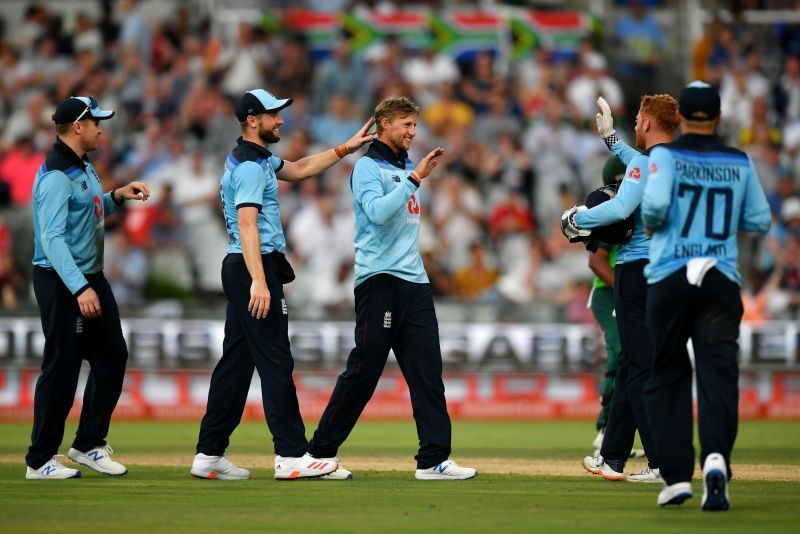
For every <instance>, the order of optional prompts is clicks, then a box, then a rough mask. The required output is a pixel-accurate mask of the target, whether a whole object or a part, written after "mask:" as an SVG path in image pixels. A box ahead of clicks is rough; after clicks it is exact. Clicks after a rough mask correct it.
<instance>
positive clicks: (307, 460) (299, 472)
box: [275, 453, 339, 480]
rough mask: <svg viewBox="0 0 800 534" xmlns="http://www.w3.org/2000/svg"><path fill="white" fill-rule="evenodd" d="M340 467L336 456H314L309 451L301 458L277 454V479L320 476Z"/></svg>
mask: <svg viewBox="0 0 800 534" xmlns="http://www.w3.org/2000/svg"><path fill="white" fill-rule="evenodd" d="M338 467H339V462H338V461H337V460H336V458H314V457H313V456H311V455H310V454H308V453H305V454H304V455H303V456H301V457H300V458H292V457H290V456H275V480H296V479H298V478H318V477H321V476H324V475H327V474H329V473H333V472H334V471H336V469H337V468H338Z"/></svg>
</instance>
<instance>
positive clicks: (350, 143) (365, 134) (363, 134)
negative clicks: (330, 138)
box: [344, 117, 375, 154]
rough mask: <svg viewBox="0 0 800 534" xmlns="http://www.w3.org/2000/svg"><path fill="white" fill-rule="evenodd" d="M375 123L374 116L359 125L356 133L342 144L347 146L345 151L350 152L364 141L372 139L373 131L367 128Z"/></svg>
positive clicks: (367, 141) (359, 146)
mask: <svg viewBox="0 0 800 534" xmlns="http://www.w3.org/2000/svg"><path fill="white" fill-rule="evenodd" d="M373 124H375V117H370V119H369V120H368V121H367V122H366V123H365V124H364V126H362V127H361V129H360V130H359V131H357V132H356V134H355V135H354V136H353V137H351V138H350V139H348V140H347V141H346V142H345V144H344V146H345V147H347V153H348V154H352V153H353V152H355V151H356V150H358V149H359V148H361V147H362V146H363V145H364V144H365V143H369V142H370V141H372V137H373V135H374V134H373V132H370V131H369V129H370V128H372V125H373Z"/></svg>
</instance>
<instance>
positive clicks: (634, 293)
mask: <svg viewBox="0 0 800 534" xmlns="http://www.w3.org/2000/svg"><path fill="white" fill-rule="evenodd" d="M646 265H647V260H639V261H634V262H630V263H618V264H617V265H616V267H615V268H614V309H615V311H616V314H617V328H618V330H619V337H620V344H621V345H622V353H621V355H620V359H619V365H618V367H617V376H616V378H615V379H614V393H613V395H612V397H611V409H610V410H609V414H608V424H607V425H606V432H605V436H604V437H603V446H602V448H601V450H600V454H601V455H602V456H603V458H605V460H606V461H607V462H608V463H609V465H611V466H612V467H614V468H615V469H617V470H619V471H622V468H623V467H624V466H625V462H626V461H627V459H628V456H629V455H630V452H631V447H632V446H633V442H634V438H635V435H636V430H637V429H638V430H639V437H640V438H641V439H642V444H643V445H644V451H645V453H646V454H647V460H648V464H649V465H650V467H651V468H657V467H659V458H658V454H657V452H658V451H657V449H656V447H655V443H654V440H653V436H652V432H651V425H650V419H649V417H648V413H647V411H646V410H645V402H644V383H645V381H646V380H647V378H648V377H649V376H650V368H651V366H652V362H653V345H652V343H651V340H650V333H649V332H648V329H647V323H646V305H647V280H646V279H645V276H644V268H645V266H646Z"/></svg>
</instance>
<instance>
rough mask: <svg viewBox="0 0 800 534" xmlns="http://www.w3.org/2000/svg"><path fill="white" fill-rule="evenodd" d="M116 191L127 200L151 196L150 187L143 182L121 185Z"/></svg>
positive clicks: (143, 199)
mask: <svg viewBox="0 0 800 534" xmlns="http://www.w3.org/2000/svg"><path fill="white" fill-rule="evenodd" d="M114 193H115V194H117V195H119V196H121V197H122V198H123V199H125V200H141V201H145V200H147V199H148V198H150V188H149V187H148V186H147V184H145V183H142V182H131V183H129V184H128V185H126V186H125V187H120V188H119V189H117V190H116V191H115V192H114Z"/></svg>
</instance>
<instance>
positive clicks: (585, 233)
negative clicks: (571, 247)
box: [561, 206, 592, 243]
mask: <svg viewBox="0 0 800 534" xmlns="http://www.w3.org/2000/svg"><path fill="white" fill-rule="evenodd" d="M587 209H588V208H587V207H586V206H572V207H571V208H570V209H568V210H567V211H565V212H564V213H563V214H562V215H561V233H563V234H564V236H566V238H567V239H569V242H570V243H576V242H578V241H584V240H585V239H586V238H587V237H589V236H590V235H592V231H591V230H590V229H588V228H580V227H579V226H577V225H576V224H575V214H576V213H578V212H579V211H586V210H587Z"/></svg>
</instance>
